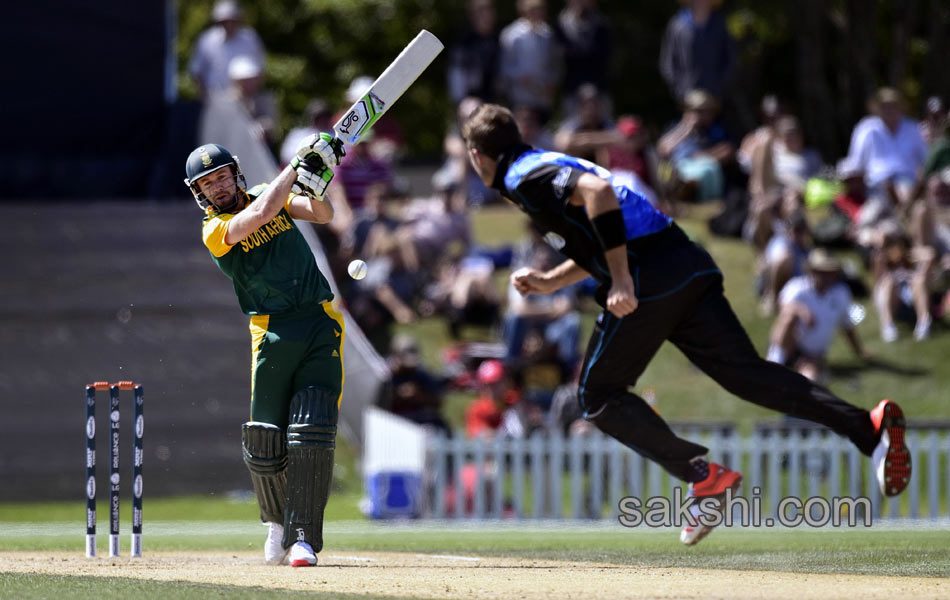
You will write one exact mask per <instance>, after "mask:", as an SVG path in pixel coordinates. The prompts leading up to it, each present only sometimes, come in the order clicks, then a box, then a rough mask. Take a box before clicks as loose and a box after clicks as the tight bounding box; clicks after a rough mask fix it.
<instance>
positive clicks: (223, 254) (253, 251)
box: [202, 184, 333, 315]
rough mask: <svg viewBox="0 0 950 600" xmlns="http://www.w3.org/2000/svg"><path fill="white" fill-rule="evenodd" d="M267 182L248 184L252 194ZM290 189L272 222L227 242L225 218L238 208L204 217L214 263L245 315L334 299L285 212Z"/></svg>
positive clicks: (304, 307) (282, 311)
mask: <svg viewBox="0 0 950 600" xmlns="http://www.w3.org/2000/svg"><path fill="white" fill-rule="evenodd" d="M266 187H267V186H266V184H262V185H258V186H255V187H253V188H251V189H250V190H248V192H247V195H248V196H249V197H250V200H251V201H253V200H254V199H255V198H257V197H258V196H260V195H261V193H263V191H264V189H266ZM293 197H294V195H293V194H291V195H290V196H288V198H287V202H286V203H285V204H284V207H283V208H282V209H281V210H280V212H279V213H277V216H275V217H274V218H273V219H271V220H270V222H268V223H266V224H264V225H263V226H261V227H260V228H259V229H258V230H257V231H255V232H253V233H251V234H250V235H249V236H247V237H246V238H244V239H243V240H241V241H239V242H238V243H236V244H234V245H233V246H229V245H228V244H226V243H225V241H224V240H225V236H226V234H227V230H228V222H229V221H230V220H231V219H232V218H234V216H235V214H237V213H212V214H209V215H208V216H207V217H205V219H204V223H203V225H202V238H203V239H204V243H205V246H207V247H208V250H209V251H210V252H211V256H212V258H213V259H214V262H215V263H216V264H217V265H218V267H219V268H220V269H221V270H222V271H223V272H224V274H225V275H227V276H228V277H229V278H230V279H231V281H232V282H233V284H234V292H235V293H236V294H237V297H238V303H239V304H240V305H241V310H242V311H244V313H245V314H248V315H276V314H285V313H293V312H301V311H306V310H309V309H314V308H318V307H319V306H320V305H321V304H322V303H323V302H327V301H329V300H332V299H333V293H332V292H331V291H330V285H329V284H328V283H327V280H326V278H325V277H324V276H323V273H321V272H320V269H318V268H317V264H316V262H315V261H314V258H313V252H312V251H311V250H310V246H309V245H307V241H306V240H305V239H304V237H303V234H302V233H300V230H299V229H297V226H296V225H295V224H294V221H293V219H292V218H291V217H290V214H289V213H288V212H287V208H288V206H289V205H290V201H291V199H292V198H293Z"/></svg>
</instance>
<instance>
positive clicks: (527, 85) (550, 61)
mask: <svg viewBox="0 0 950 600" xmlns="http://www.w3.org/2000/svg"><path fill="white" fill-rule="evenodd" d="M518 14H520V15H521V16H520V17H519V18H518V19H516V20H515V21H514V22H513V23H512V24H511V25H509V26H507V27H505V28H504V29H503V30H502V32H501V59H500V60H501V63H500V69H501V85H502V89H504V90H505V93H506V95H507V98H508V103H509V104H510V105H512V106H519V105H528V106H534V107H535V108H537V109H539V110H540V111H541V113H542V115H543V120H544V122H547V120H548V119H549V118H550V117H551V111H552V109H553V108H554V102H555V100H556V98H555V92H556V86H557V82H558V77H559V76H560V69H559V64H560V50H559V48H558V44H557V39H556V38H555V36H554V30H553V29H552V28H551V26H550V25H548V24H547V22H545V18H546V17H547V2H546V1H545V0H518Z"/></svg>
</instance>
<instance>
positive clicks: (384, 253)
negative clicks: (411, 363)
mask: <svg viewBox="0 0 950 600" xmlns="http://www.w3.org/2000/svg"><path fill="white" fill-rule="evenodd" d="M378 250H379V255H378V256H376V257H374V258H370V259H369V260H367V261H366V266H367V274H366V277H365V278H364V279H361V280H359V281H355V282H354V283H353V288H352V294H351V296H352V297H351V298H350V299H349V309H350V314H352V316H353V319H355V320H356V322H357V323H358V324H359V326H360V328H361V329H362V330H363V331H364V332H365V333H366V337H367V338H369V341H370V343H371V344H372V345H373V347H374V348H375V349H376V351H377V352H379V353H380V354H383V355H386V354H388V353H389V346H390V342H391V339H392V325H393V323H395V322H398V323H403V324H405V323H411V322H413V321H415V320H416V319H417V315H416V312H415V310H414V309H413V302H414V299H415V294H416V288H417V280H416V277H415V276H414V275H413V274H412V273H411V272H410V271H409V270H408V269H406V266H405V264H404V262H403V258H402V253H401V252H400V250H399V246H398V244H397V243H396V241H395V239H393V238H392V236H390V237H388V238H387V239H386V240H385V241H381V242H380V246H379V249H378Z"/></svg>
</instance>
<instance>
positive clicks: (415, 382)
mask: <svg viewBox="0 0 950 600" xmlns="http://www.w3.org/2000/svg"><path fill="white" fill-rule="evenodd" d="M388 362H389V370H390V372H391V373H392V397H391V398H390V405H389V410H390V411H391V412H392V413H393V414H396V415H399V416H400V417H403V418H404V419H409V420H410V421H412V422H414V423H418V424H420V425H425V426H428V427H431V428H433V429H435V430H437V431H440V432H443V433H445V434H446V435H450V434H451V430H450V429H449V426H448V424H446V422H445V419H443V418H442V393H443V387H444V386H443V382H441V381H439V379H438V378H436V377H435V376H434V375H432V374H430V373H429V372H428V371H426V369H425V367H423V365H422V360H421V358H420V357H419V345H418V343H417V342H416V340H415V338H413V337H412V336H410V335H407V334H402V335H397V336H396V337H395V338H394V339H393V342H392V354H390V356H389V361H388Z"/></svg>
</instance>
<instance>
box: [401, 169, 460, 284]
mask: <svg viewBox="0 0 950 600" xmlns="http://www.w3.org/2000/svg"><path fill="white" fill-rule="evenodd" d="M432 189H433V195H432V197H430V198H419V199H416V200H413V201H411V202H409V203H408V205H407V206H406V207H405V209H404V210H403V213H402V224H401V225H400V226H399V229H398V231H397V233H396V235H397V239H398V240H399V243H400V245H401V246H402V247H403V248H405V249H406V250H408V251H410V252H411V253H412V255H413V258H412V259H409V260H407V264H408V266H409V267H410V269H411V270H413V271H423V272H426V273H428V272H431V271H432V269H433V267H434V266H435V264H436V263H437V262H438V260H439V258H440V257H443V256H445V255H446V254H447V253H448V251H449V249H450V248H449V247H450V246H452V248H451V250H452V251H453V252H454V254H455V255H456V256H458V255H459V254H466V253H467V252H468V249H469V247H470V246H471V243H472V234H471V223H470V222H469V217H468V213H467V212H466V211H465V198H464V197H463V196H462V195H461V194H459V193H458V192H459V190H458V187H457V186H456V184H455V183H454V182H453V181H452V180H451V179H450V178H449V177H447V176H446V173H444V172H437V173H436V176H434V177H433V178H432ZM410 260H411V263H410V262H409V261H410Z"/></svg>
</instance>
